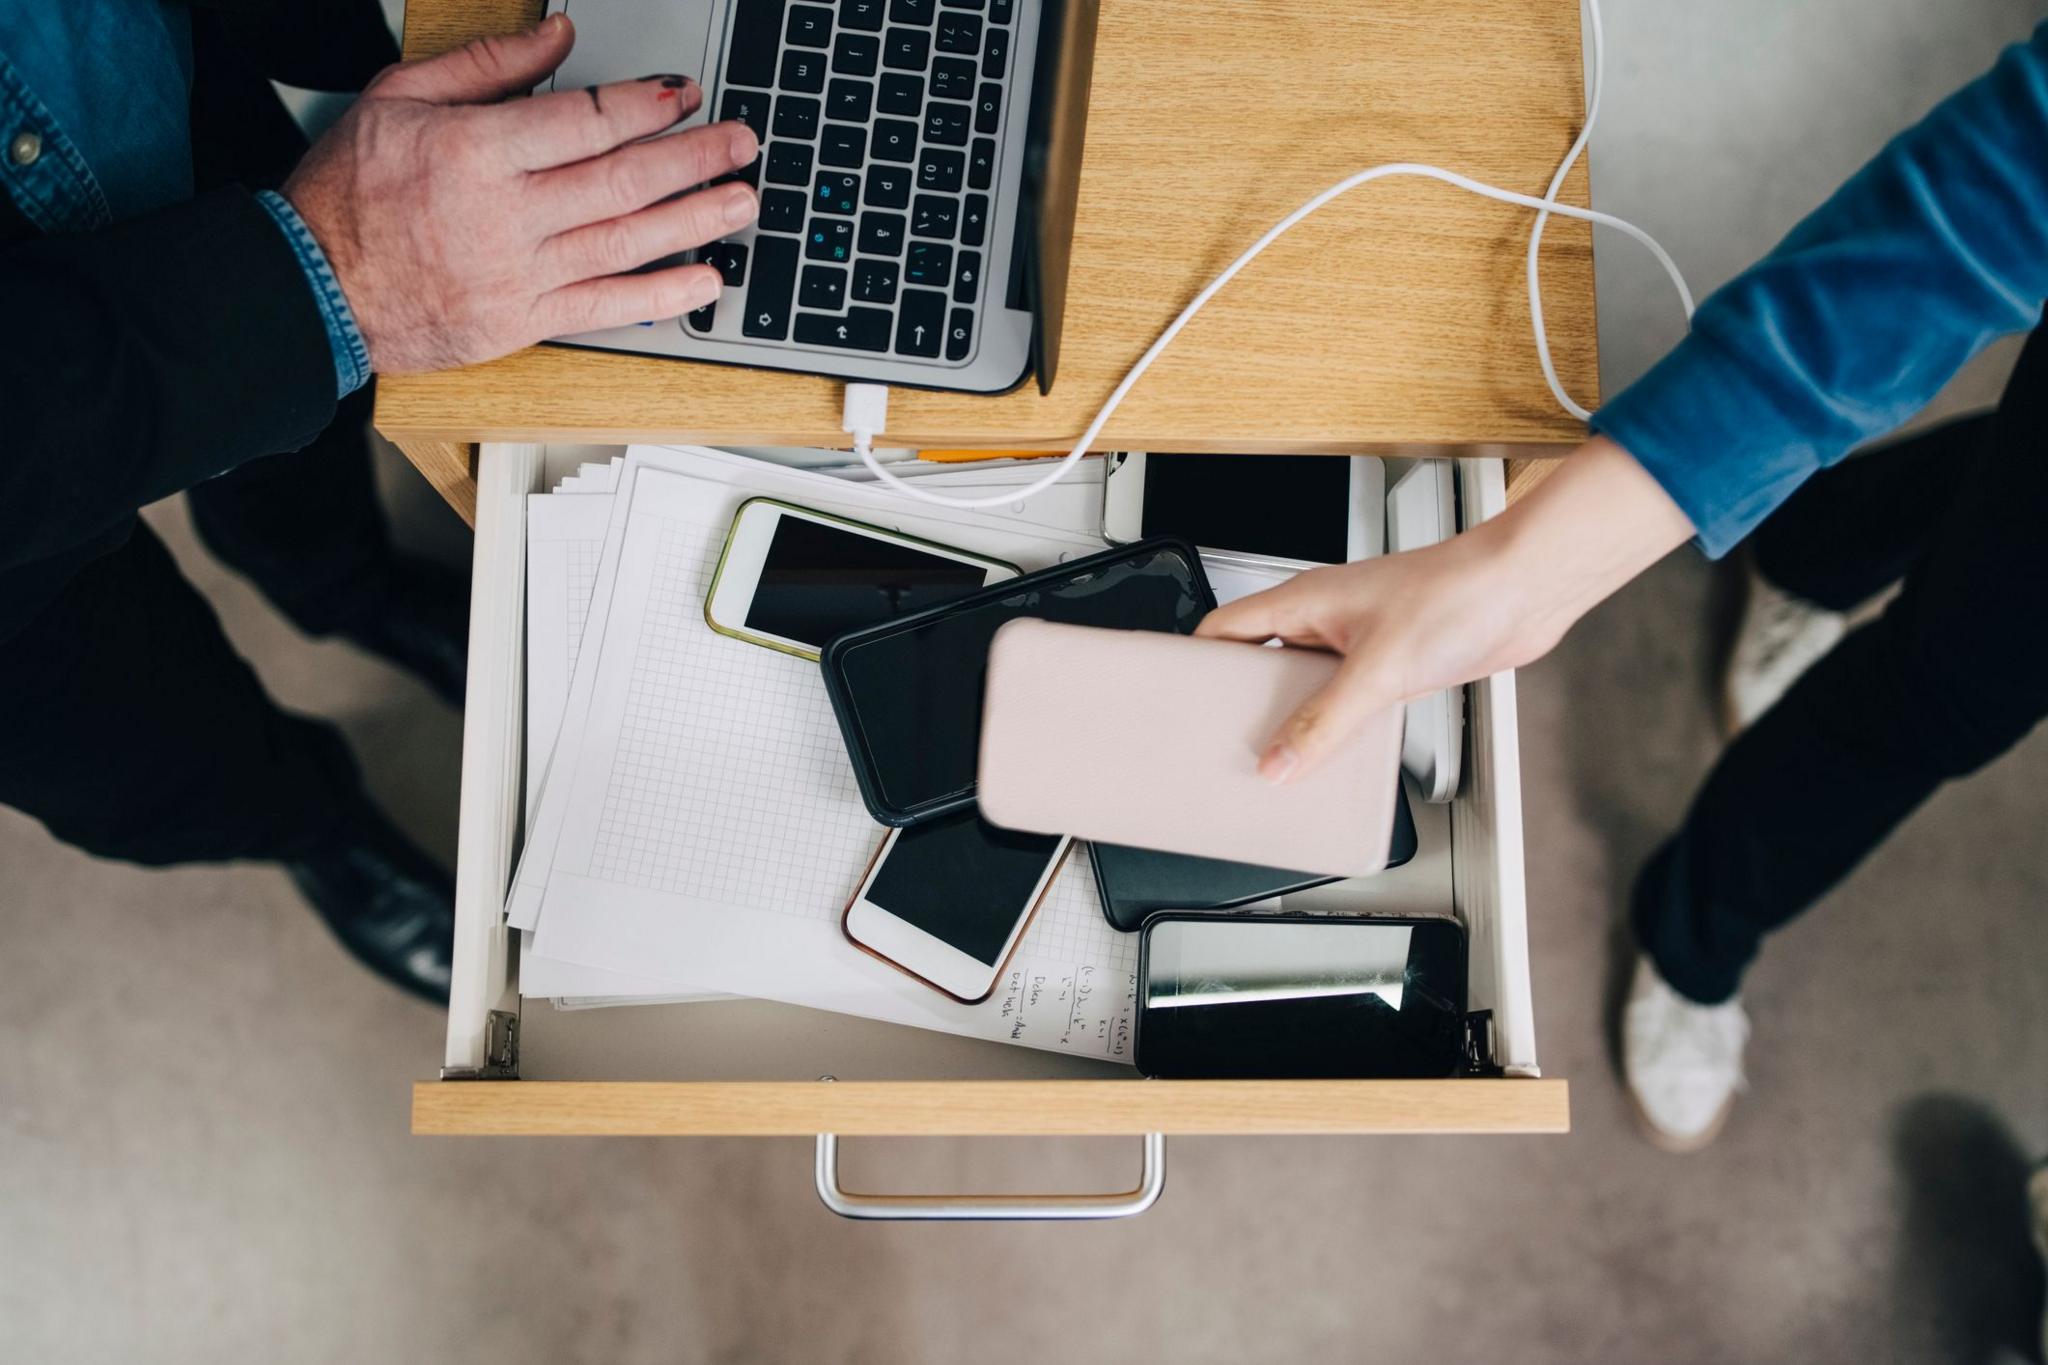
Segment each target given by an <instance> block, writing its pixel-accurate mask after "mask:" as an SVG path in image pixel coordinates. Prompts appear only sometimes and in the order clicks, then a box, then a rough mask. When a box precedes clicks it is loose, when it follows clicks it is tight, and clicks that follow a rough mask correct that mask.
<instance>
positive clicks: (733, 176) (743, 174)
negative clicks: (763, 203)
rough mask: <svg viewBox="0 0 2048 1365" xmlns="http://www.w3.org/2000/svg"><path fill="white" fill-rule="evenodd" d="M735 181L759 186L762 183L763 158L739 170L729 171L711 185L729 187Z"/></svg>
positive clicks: (756, 158) (756, 159) (758, 158)
mask: <svg viewBox="0 0 2048 1365" xmlns="http://www.w3.org/2000/svg"><path fill="white" fill-rule="evenodd" d="M735 180H739V181H744V182H745V183H747V184H749V185H755V186H758V185H759V184H760V183H761V158H760V157H758V156H757V157H755V158H754V159H753V160H752V161H749V162H748V163H747V164H746V165H744V166H742V167H740V168H739V169H738V170H736V171H727V172H726V173H725V174H724V175H721V176H719V177H718V178H717V179H716V180H714V181H712V182H711V183H712V184H714V185H729V184H731V183H732V182H733V181H735Z"/></svg>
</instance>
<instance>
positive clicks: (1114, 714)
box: [978, 620, 1401, 877]
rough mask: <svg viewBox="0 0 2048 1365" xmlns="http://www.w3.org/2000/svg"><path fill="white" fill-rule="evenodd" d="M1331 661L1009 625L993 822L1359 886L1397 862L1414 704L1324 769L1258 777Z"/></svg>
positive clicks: (991, 728) (992, 747)
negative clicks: (1397, 806)
mask: <svg viewBox="0 0 2048 1365" xmlns="http://www.w3.org/2000/svg"><path fill="white" fill-rule="evenodd" d="M1338 662H1339V660H1338V659H1337V657H1336V656H1335V655H1333V654H1324V653H1320V652H1318V651H1315V650H1307V649H1271V648H1266V647H1263V646H1259V645H1248V644H1241V643H1238V642H1236V641H1231V640H1198V639H1195V638H1193V637H1192V636H1185V635H1168V634H1164V633H1160V632H1154V631H1140V630H1098V629H1095V628H1092V627H1088V626H1067V625H1058V624H1055V623H1053V622H1050V621H1036V620H1031V621H1012V622H1010V623H1009V624H1008V625H1006V626H1004V627H1003V628H1002V629H1001V630H999V631H997V632H996V637H995V640H994V643H993V644H992V645H991V646H990V649H989V657H988V690H987V694H986V697H985V699H984V702H983V706H982V721H981V775H980V782H979V786H978V794H979V799H980V802H981V813H982V815H983V817H984V818H986V819H987V820H988V821H989V822H990V823H992V824H996V825H1001V826H1003V827H1005V828H1008V829H1018V830H1027V831H1030V832H1033V833H1040V834H1071V835H1073V836H1075V837H1076V838H1080V839H1097V840H1101V841H1102V842H1104V843H1112V844H1130V845H1134V846H1136V847H1139V848H1151V849H1160V850H1163V851H1165V852H1168V853H1186V854H1191V855H1194V856H1196V857H1203V858H1222V859H1226V860H1228V861H1230V862H1240V863H1258V864H1261V865H1264V866H1267V867H1284V868H1290V869H1294V870H1297V871H1302V872H1317V873H1324V874H1328V875H1333V876H1346V877H1357V876H1365V875H1367V874H1370V873H1374V872H1378V871H1379V870H1380V869H1382V868H1383V867H1385V866H1386V862H1387V845H1388V842H1389V841H1390V840H1391V838H1392V835H1393V822H1394V791H1395V783H1396V782H1397V781H1398V780H1399V769H1400V763H1401V708H1400V707H1398V706H1397V707H1393V708H1391V709H1390V710H1387V711H1383V712H1381V713H1380V714H1378V715H1376V716H1373V717H1372V718H1371V719H1370V720H1368V721H1367V722H1366V724H1365V725H1364V726H1363V727H1361V729H1360V730H1359V732H1358V733H1357V734H1356V735H1354V736H1353V737H1352V738H1351V740H1350V741H1349V742H1347V743H1346V744H1345V745H1344V747H1343V748H1342V749H1340V750H1339V751H1338V752H1336V753H1334V754H1332V755H1330V756H1329V757H1328V758H1327V759H1325V760H1324V762H1323V763H1322V764H1321V765H1319V766H1318V767H1317V768H1316V769H1315V771H1313V772H1311V773H1308V774H1306V775H1305V776H1301V777H1297V778H1295V779H1294V780H1293V781H1291V782H1287V783H1285V784H1283V785H1281V786H1277V787H1275V786H1271V785H1269V784H1268V783H1267V782H1266V780H1265V779H1264V778H1262V777H1260V776H1259V773H1258V762H1259V754H1260V752H1261V751H1262V750H1263V748H1264V746H1265V744H1266V741H1267V740H1268V739H1270V738H1271V737H1272V734H1273V731H1274V730H1275V729H1276V728H1278V726H1279V725H1280V723H1281V722H1282V721H1284V720H1286V718H1287V717H1288V715H1289V714H1290V713H1291V712H1292V711H1293V710H1294V708H1295V707H1296V706H1297V705H1299V704H1300V703H1301V702H1302V701H1303V700H1305V699H1306V698H1307V697H1308V696H1309V695H1310V694H1312V693H1314V692H1315V691H1316V690H1317V689H1318V688H1320V687H1321V686H1322V685H1323V684H1324V683H1326V682H1328V681H1329V680H1330V678H1331V676H1332V675H1333V674H1334V673H1335V672H1336V671H1337V666H1338Z"/></svg>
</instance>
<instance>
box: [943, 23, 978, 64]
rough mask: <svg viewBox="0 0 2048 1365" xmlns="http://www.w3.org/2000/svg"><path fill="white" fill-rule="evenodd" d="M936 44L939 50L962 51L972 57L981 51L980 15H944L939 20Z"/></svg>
mask: <svg viewBox="0 0 2048 1365" xmlns="http://www.w3.org/2000/svg"><path fill="white" fill-rule="evenodd" d="M937 45H938V49H939V51H941V52H964V53H966V54H967V55H968V56H970V57H972V56H973V55H974V54H975V53H977V52H979V51H981V16H980V15H978V14H948V15H946V16H945V17H944V18H942V19H940V20H939V36H938V39H937Z"/></svg>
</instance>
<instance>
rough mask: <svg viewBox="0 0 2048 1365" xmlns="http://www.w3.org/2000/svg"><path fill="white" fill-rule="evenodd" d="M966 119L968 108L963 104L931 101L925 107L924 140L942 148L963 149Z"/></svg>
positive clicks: (965, 136)
mask: <svg viewBox="0 0 2048 1365" xmlns="http://www.w3.org/2000/svg"><path fill="white" fill-rule="evenodd" d="M968 117H969V114H968V108H967V106H966V105H964V104H942V103H940V102H939V101H938V100H933V101H932V102H931V103H930V104H929V105H927V106H925V111H924V140H925V141H926V142H936V143H938V144H939V145H940V146H942V147H965V146H966V145H967V119H968Z"/></svg>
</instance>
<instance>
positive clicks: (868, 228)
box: [860, 209, 903, 256]
mask: <svg viewBox="0 0 2048 1365" xmlns="http://www.w3.org/2000/svg"><path fill="white" fill-rule="evenodd" d="M860 249H861V254H862V255H865V256H895V255H898V254H900V253H901V252H902V250H903V215H902V214H900V213H881V212H878V211H876V210H873V209H870V210H869V211H868V212H866V213H863V214H862V215H861V216H860Z"/></svg>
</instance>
